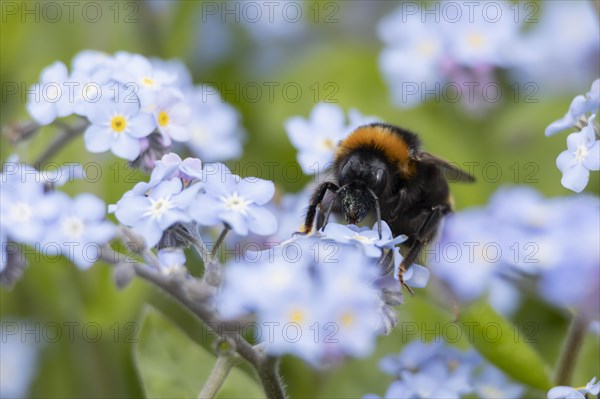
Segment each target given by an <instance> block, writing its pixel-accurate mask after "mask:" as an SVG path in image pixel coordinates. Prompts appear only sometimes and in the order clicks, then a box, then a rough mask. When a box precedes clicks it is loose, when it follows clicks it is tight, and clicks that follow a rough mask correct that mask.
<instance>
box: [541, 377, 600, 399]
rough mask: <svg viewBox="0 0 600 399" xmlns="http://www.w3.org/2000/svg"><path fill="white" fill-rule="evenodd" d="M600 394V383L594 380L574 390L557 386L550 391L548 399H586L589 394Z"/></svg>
mask: <svg viewBox="0 0 600 399" xmlns="http://www.w3.org/2000/svg"><path fill="white" fill-rule="evenodd" d="M588 393H589V394H592V395H598V393H600V381H596V377H594V378H592V379H591V380H590V382H588V383H587V384H586V385H585V387H579V388H572V387H567V386H563V385H559V386H556V387H554V388H552V389H550V390H549V391H548V395H547V397H548V399H586V398H587V394H588Z"/></svg>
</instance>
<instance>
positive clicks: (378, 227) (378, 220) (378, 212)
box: [369, 188, 381, 240]
mask: <svg viewBox="0 0 600 399" xmlns="http://www.w3.org/2000/svg"><path fill="white" fill-rule="evenodd" d="M369 192H370V193H371V195H372V196H373V198H374V199H375V214H376V215H377V231H378V232H379V239H380V240H381V208H380V207H379V197H377V194H375V193H374V192H373V190H371V189H370V188H369Z"/></svg>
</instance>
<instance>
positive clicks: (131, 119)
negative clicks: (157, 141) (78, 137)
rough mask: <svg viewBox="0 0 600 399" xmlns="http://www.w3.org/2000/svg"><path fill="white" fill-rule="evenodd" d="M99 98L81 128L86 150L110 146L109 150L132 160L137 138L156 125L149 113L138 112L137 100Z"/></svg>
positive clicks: (138, 144) (146, 134)
mask: <svg viewBox="0 0 600 399" xmlns="http://www.w3.org/2000/svg"><path fill="white" fill-rule="evenodd" d="M120 97H121V98H115V99H110V98H102V99H101V100H100V101H98V103H97V104H95V106H94V107H92V108H91V109H90V112H89V113H88V115H87V116H88V118H89V119H90V122H91V125H90V126H89V127H88V128H87V129H86V130H85V132H84V136H83V137H84V141H85V146H86V148H87V149H88V151H90V152H104V151H108V150H111V151H112V152H113V154H115V155H117V156H119V157H121V158H125V159H127V160H130V161H133V160H134V159H136V158H137V157H138V156H139V155H140V152H141V144H140V140H139V139H140V138H142V137H146V136H148V135H150V133H152V131H153V130H154V129H155V128H156V123H155V121H154V120H153V119H152V116H151V115H149V114H146V113H143V112H140V106H139V104H138V102H137V101H132V100H131V99H128V98H127V96H120Z"/></svg>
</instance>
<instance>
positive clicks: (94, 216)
mask: <svg viewBox="0 0 600 399" xmlns="http://www.w3.org/2000/svg"><path fill="white" fill-rule="evenodd" d="M73 202H74V203H73V211H74V212H75V213H76V214H77V215H78V216H79V217H81V218H82V219H83V220H101V219H104V216H105V215H106V204H105V203H104V201H102V200H101V199H100V198H98V197H96V196H95V195H93V194H90V193H83V194H79V195H78V196H77V197H75V198H74V200H73Z"/></svg>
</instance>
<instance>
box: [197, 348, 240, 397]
mask: <svg viewBox="0 0 600 399" xmlns="http://www.w3.org/2000/svg"><path fill="white" fill-rule="evenodd" d="M235 362H236V358H235V357H234V356H232V354H230V353H227V354H221V355H219V357H218V358H217V362H216V363H215V367H213V369H212V371H211V372H210V375H209V376H208V379H207V380H206V383H205V384H204V386H203V387H202V390H201V391H200V393H199V394H198V399H212V398H214V397H215V396H216V395H217V393H218V392H219V389H221V387H222V386H223V383H224V382H225V379H226V378H227V376H228V375H229V372H230V371H231V369H232V368H233V366H235Z"/></svg>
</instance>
